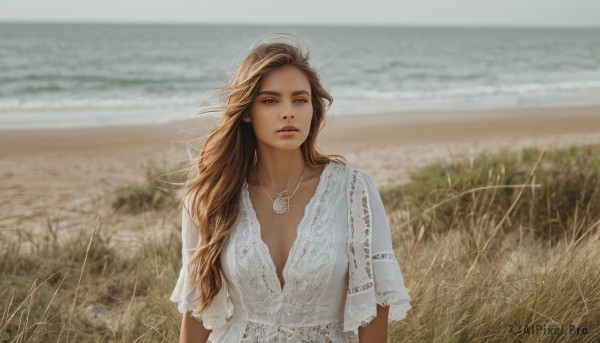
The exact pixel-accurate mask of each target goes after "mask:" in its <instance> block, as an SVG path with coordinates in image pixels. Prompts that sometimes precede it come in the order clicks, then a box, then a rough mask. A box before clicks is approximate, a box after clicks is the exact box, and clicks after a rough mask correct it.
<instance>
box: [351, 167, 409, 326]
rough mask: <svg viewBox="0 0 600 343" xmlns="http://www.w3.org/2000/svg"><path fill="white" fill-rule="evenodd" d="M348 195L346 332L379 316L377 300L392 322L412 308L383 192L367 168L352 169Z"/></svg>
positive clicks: (402, 317) (401, 317)
mask: <svg viewBox="0 0 600 343" xmlns="http://www.w3.org/2000/svg"><path fill="white" fill-rule="evenodd" d="M347 198H348V211H349V213H348V245H347V254H348V260H349V263H348V292H347V294H346V303H345V307H344V331H345V332H346V331H357V330H358V327H359V326H366V324H368V323H369V322H371V321H372V320H373V319H374V318H375V317H376V316H377V304H380V305H383V306H386V305H387V306H389V315H388V321H389V322H391V321H397V320H402V319H404V318H405V317H406V314H407V312H408V311H409V310H410V309H411V305H410V301H411V298H410V296H409V294H408V292H407V290H406V287H405V285H404V279H403V277H402V272H401V270H400V265H399V264H398V261H397V260H396V256H395V254H394V251H393V247H392V238H391V232H390V227H389V224H388V220H387V216H386V213H385V208H384V206H383V201H382V200H381V195H380V194H379V191H378V190H377V187H376V186H375V184H374V183H373V181H372V180H371V178H370V177H369V175H368V174H366V173H365V172H364V171H362V170H359V169H352V172H351V175H349V185H348V193H347Z"/></svg>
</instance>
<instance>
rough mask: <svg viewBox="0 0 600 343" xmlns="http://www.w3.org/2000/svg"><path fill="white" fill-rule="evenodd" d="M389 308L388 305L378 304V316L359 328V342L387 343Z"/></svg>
mask: <svg viewBox="0 0 600 343" xmlns="http://www.w3.org/2000/svg"><path fill="white" fill-rule="evenodd" d="M389 310H390V308H389V307H388V306H385V307H384V306H381V305H379V304H377V317H375V319H373V320H372V321H371V322H370V323H369V324H367V326H365V327H362V326H361V327H359V328H358V340H359V342H361V343H362V342H369V343H371V342H372V343H387V337H388V313H389Z"/></svg>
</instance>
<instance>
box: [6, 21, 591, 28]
mask: <svg viewBox="0 0 600 343" xmlns="http://www.w3.org/2000/svg"><path fill="white" fill-rule="evenodd" d="M0 24H59V25H60V24H75V25H115V24H116V25H173V26H177V25H179V26H185V25H188V26H193V25H197V26H209V25H213V26H301V27H364V28H368V27H373V28H379V27H382V28H383V27H398V28H402V27H407V28H408V27H415V28H417V27H423V28H437V27H439V28H448V27H451V28H482V27H483V28H501V29H511V28H515V29H519V28H521V29H600V25H599V26H592V25H579V26H574V25H569V26H565V25H523V24H514V25H509V24H481V23H478V24H449V23H442V24H427V23H410V24H398V23H382V24H377V23H289V22H287V23H256V22H191V21H179V22H175V21H122V20H90V21H80V20H12V19H10V20H5V19H0Z"/></svg>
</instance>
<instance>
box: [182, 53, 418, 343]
mask: <svg viewBox="0 0 600 343" xmlns="http://www.w3.org/2000/svg"><path fill="white" fill-rule="evenodd" d="M226 90H228V92H227V93H226V94H227V95H226V97H225V100H226V102H225V103H226V106H225V108H224V111H223V116H222V117H221V119H220V121H219V123H218V125H217V126H216V127H215V128H214V129H213V130H212V131H211V132H210V134H209V135H208V136H207V138H206V140H205V142H204V145H203V147H202V150H201V152H200V156H199V158H198V161H197V169H198V172H197V176H196V177H195V178H194V179H193V180H191V182H190V183H189V186H188V187H187V190H186V194H185V196H184V201H183V203H184V205H183V210H182V244H183V247H182V255H183V256H182V260H183V264H182V267H181V272H180V275H179V280H178V282H177V285H176V287H175V289H174V291H173V294H172V296H171V300H172V301H175V302H178V304H179V306H178V309H179V311H180V312H181V313H183V314H184V316H183V320H182V325H181V336H180V337H181V338H180V342H359V341H360V342H375V343H377V342H387V325H388V320H389V321H391V320H401V319H403V318H404V317H405V315H406V312H407V311H408V310H409V309H410V308H411V305H410V300H411V299H410V297H409V295H408V293H407V291H406V289H405V287H404V281H403V278H402V274H401V272H400V267H399V265H398V262H397V260H396V258H395V256H394V252H393V250H392V242H391V236H390V229H389V226H388V222H387V218H386V214H385V210H384V207H383V203H382V201H381V197H380V195H379V193H378V191H377V188H376V186H375V184H374V183H373V181H372V180H371V178H370V177H369V176H368V175H367V174H366V173H365V172H364V171H361V170H359V169H355V168H352V167H349V166H348V165H347V163H346V162H342V161H341V160H340V159H338V158H341V159H342V160H343V157H341V156H338V155H332V156H336V157H337V158H335V157H334V158H332V157H331V156H326V155H322V154H320V153H319V152H318V151H317V149H316V146H315V143H316V140H317V136H318V134H319V131H320V129H321V127H322V124H323V123H324V119H325V112H326V107H325V100H327V101H328V106H327V108H328V107H329V106H331V103H332V100H333V99H332V98H331V96H330V95H329V94H328V93H327V91H325V90H324V89H323V87H322V85H321V83H320V81H319V75H318V73H317V72H316V71H315V70H314V69H313V68H312V67H311V66H310V65H309V60H308V52H305V51H303V49H302V48H300V47H297V46H295V45H293V44H288V43H285V42H270V43H269V42H267V43H263V44H260V45H258V46H256V47H255V48H254V49H253V50H252V51H251V52H250V54H249V55H248V56H247V57H246V58H245V59H244V60H243V61H242V62H241V64H240V65H239V67H238V68H237V70H236V71H235V73H234V77H233V79H232V80H231V84H230V85H229V86H228V87H226Z"/></svg>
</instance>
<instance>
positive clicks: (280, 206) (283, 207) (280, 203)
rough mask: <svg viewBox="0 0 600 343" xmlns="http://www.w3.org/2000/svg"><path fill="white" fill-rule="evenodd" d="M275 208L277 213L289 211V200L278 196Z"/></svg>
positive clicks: (274, 204) (274, 202) (274, 203)
mask: <svg viewBox="0 0 600 343" xmlns="http://www.w3.org/2000/svg"><path fill="white" fill-rule="evenodd" d="M273 210H274V211H275V213H277V214H282V213H285V212H287V202H286V201H285V199H283V198H282V197H281V196H278V197H277V198H276V199H275V201H273Z"/></svg>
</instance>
